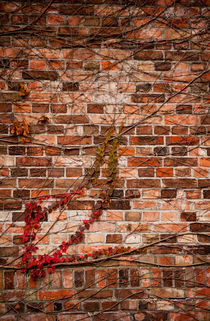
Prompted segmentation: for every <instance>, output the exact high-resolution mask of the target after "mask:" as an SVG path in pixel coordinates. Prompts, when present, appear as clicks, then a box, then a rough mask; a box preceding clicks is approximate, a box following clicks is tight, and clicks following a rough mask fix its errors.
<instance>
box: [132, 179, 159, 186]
mask: <svg viewBox="0 0 210 321" xmlns="http://www.w3.org/2000/svg"><path fill="white" fill-rule="evenodd" d="M127 187H128V188H152V187H154V188H158V187H160V180H159V179H129V180H128V181H127Z"/></svg>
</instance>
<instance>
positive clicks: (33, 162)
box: [17, 157, 52, 166]
mask: <svg viewBox="0 0 210 321" xmlns="http://www.w3.org/2000/svg"><path fill="white" fill-rule="evenodd" d="M51 164H52V160H51V158H46V157H45V158H38V157H18V158H17V165H19V166H50V165H51Z"/></svg>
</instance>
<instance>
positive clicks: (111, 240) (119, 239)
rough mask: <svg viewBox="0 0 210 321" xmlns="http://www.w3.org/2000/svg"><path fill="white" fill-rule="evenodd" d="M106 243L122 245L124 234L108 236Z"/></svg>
mask: <svg viewBox="0 0 210 321" xmlns="http://www.w3.org/2000/svg"><path fill="white" fill-rule="evenodd" d="M106 243H119V244H121V243H122V234H107V236H106Z"/></svg>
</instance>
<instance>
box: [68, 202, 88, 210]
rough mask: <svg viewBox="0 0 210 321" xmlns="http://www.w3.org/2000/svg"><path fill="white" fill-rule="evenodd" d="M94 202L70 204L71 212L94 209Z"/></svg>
mask: <svg viewBox="0 0 210 321" xmlns="http://www.w3.org/2000/svg"><path fill="white" fill-rule="evenodd" d="M93 204H94V202H93V201H71V202H70V203H69V204H68V209H69V210H90V209H92V208H93Z"/></svg>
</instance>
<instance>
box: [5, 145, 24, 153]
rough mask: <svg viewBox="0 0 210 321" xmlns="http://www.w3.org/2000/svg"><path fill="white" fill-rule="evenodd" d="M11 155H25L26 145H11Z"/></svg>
mask: <svg viewBox="0 0 210 321" xmlns="http://www.w3.org/2000/svg"><path fill="white" fill-rule="evenodd" d="M9 154H10V155H25V147H23V146H11V147H9Z"/></svg>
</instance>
